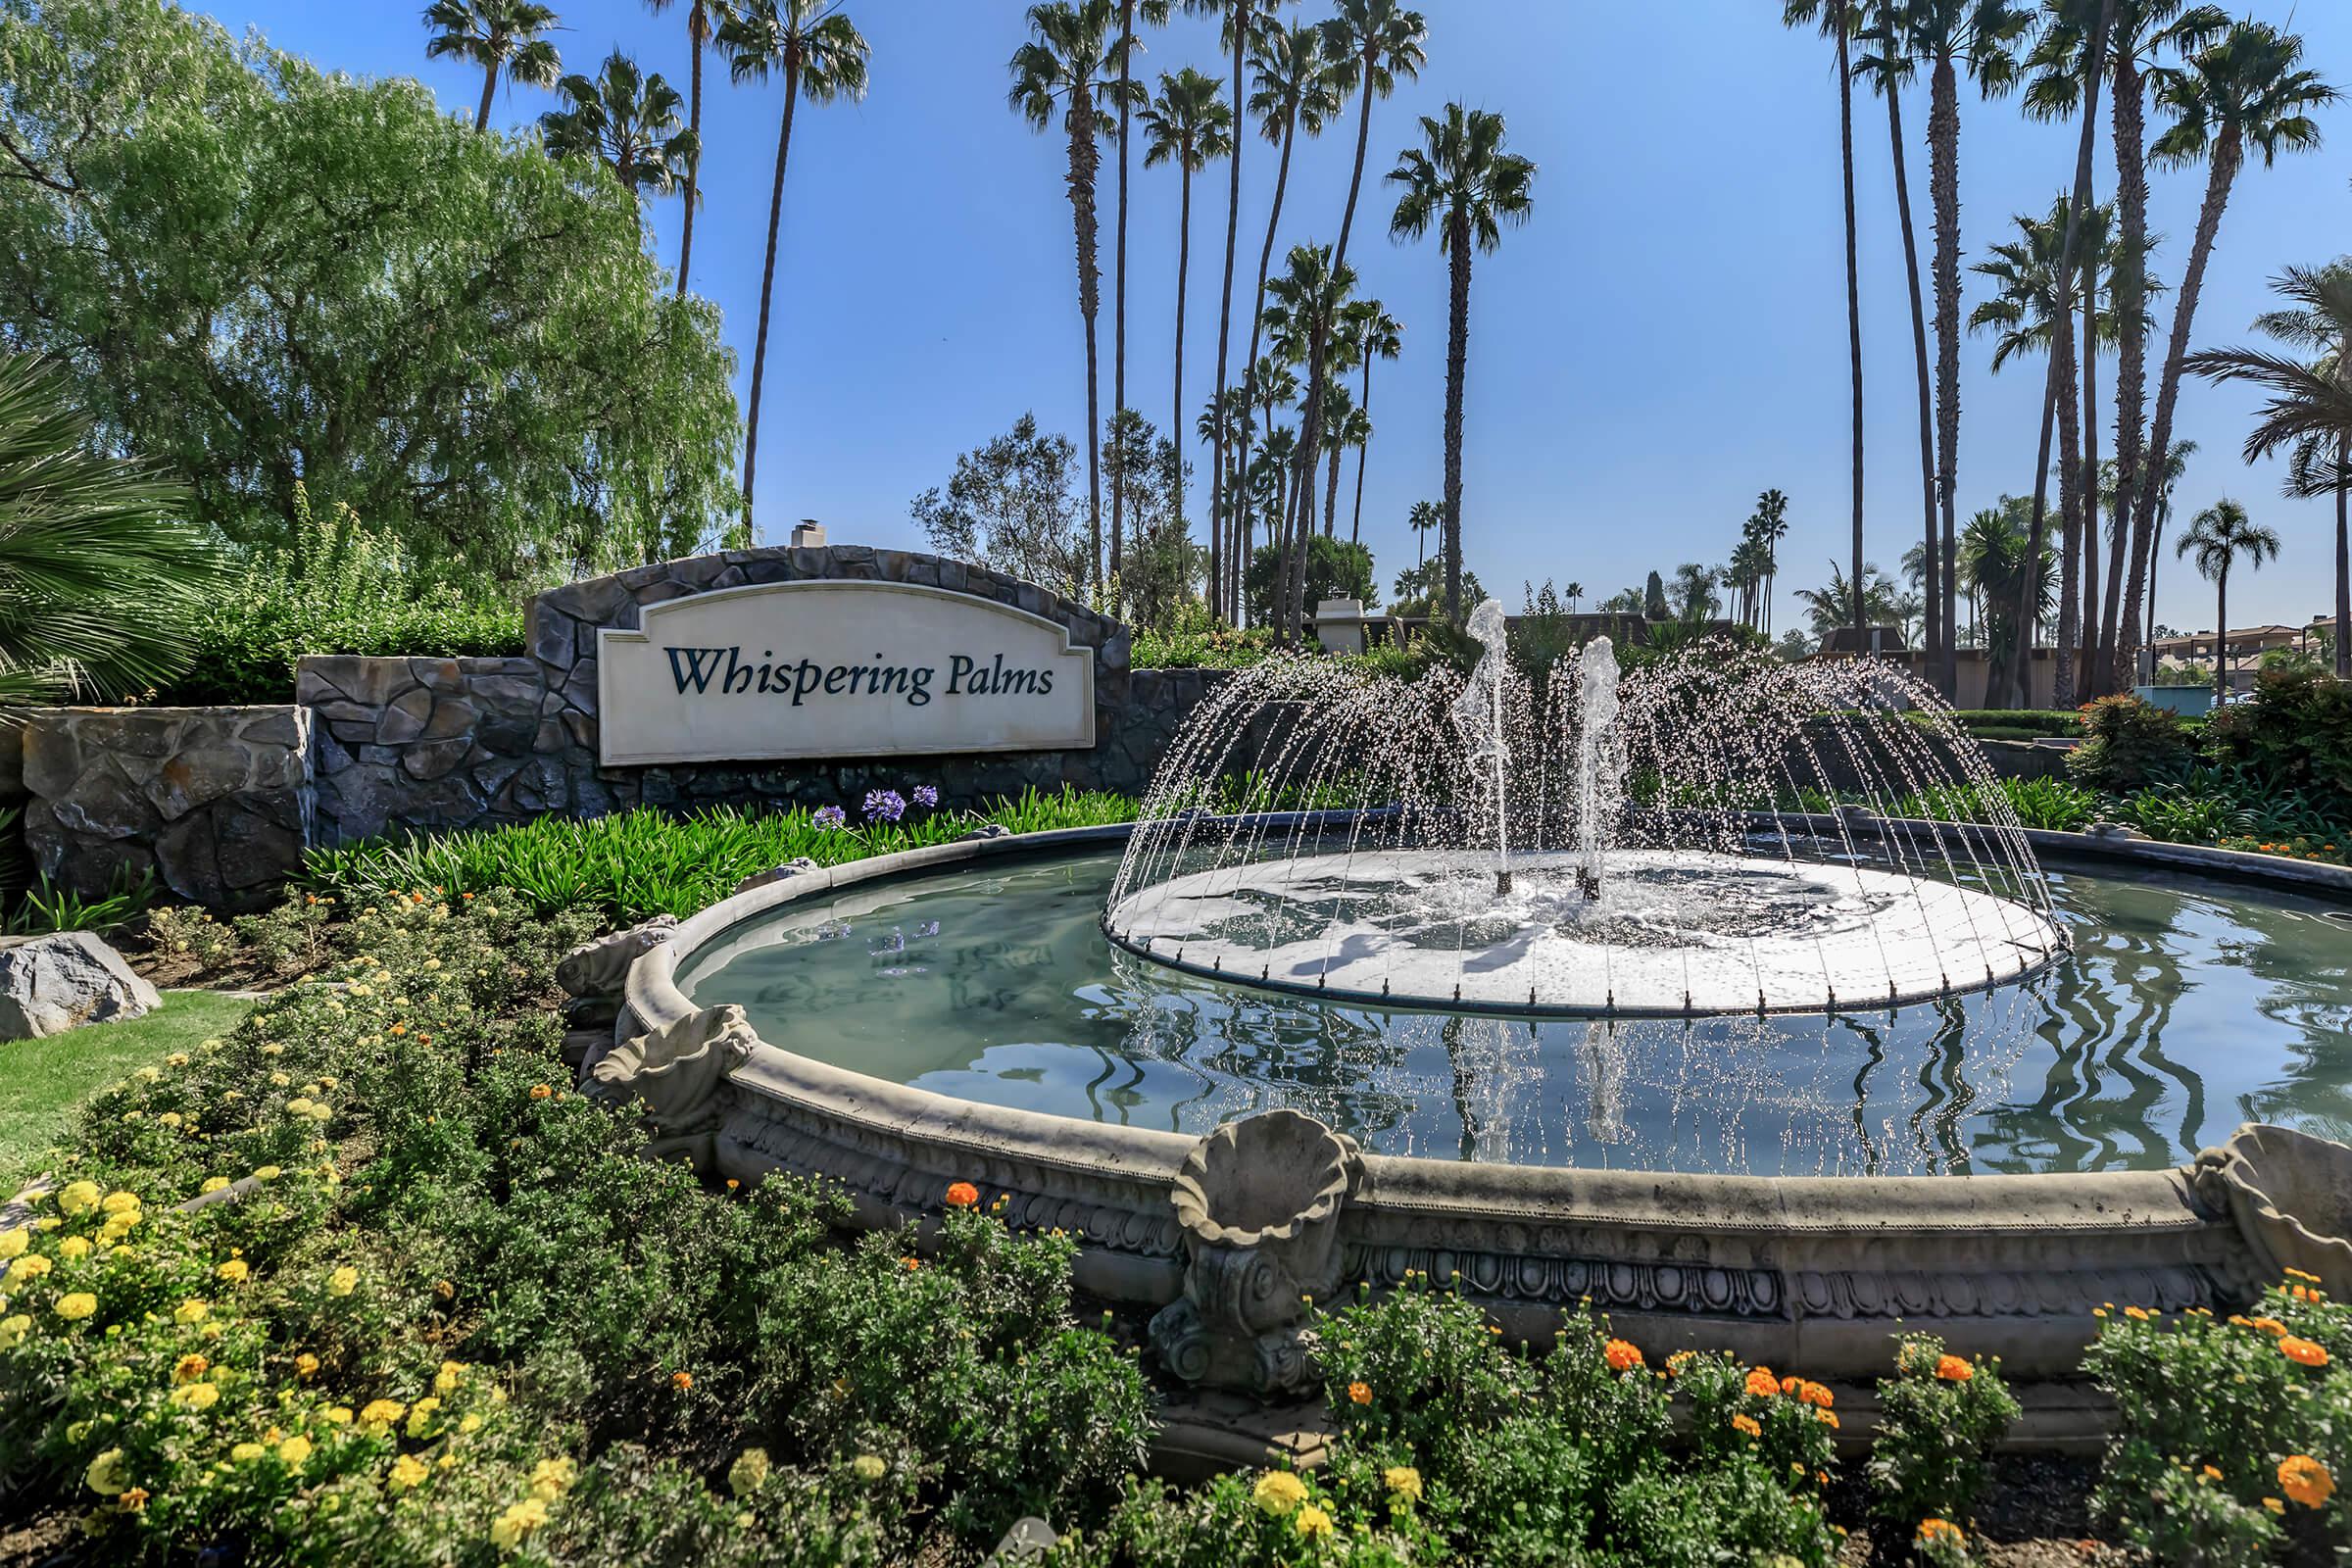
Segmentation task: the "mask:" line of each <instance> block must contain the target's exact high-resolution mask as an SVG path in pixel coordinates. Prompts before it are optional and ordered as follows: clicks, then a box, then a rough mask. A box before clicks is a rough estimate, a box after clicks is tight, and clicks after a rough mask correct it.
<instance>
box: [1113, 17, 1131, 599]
mask: <svg viewBox="0 0 2352 1568" xmlns="http://www.w3.org/2000/svg"><path fill="white" fill-rule="evenodd" d="M1134 59H1135V0H1119V219H1118V227H1119V233H1118V238H1117V240H1116V242H1115V243H1114V245H1113V252H1114V254H1113V256H1112V266H1113V267H1114V268H1116V270H1117V271H1118V276H1117V277H1116V278H1115V279H1113V280H1112V283H1111V307H1110V321H1111V326H1110V429H1111V435H1110V440H1111V457H1112V459H1113V460H1114V461H1115V463H1116V466H1117V468H1118V471H1119V474H1120V476H1121V477H1120V482H1119V483H1117V484H1114V485H1112V486H1111V487H1110V574H1111V576H1112V577H1113V578H1116V577H1117V576H1118V575H1119V567H1120V565H1121V564H1122V556H1123V551H1122V549H1121V545H1122V543H1123V538H1122V536H1123V535H1124V533H1125V531H1126V530H1125V529H1124V528H1123V527H1122V526H1121V519H1122V517H1123V515H1124V513H1125V505H1124V502H1125V496H1126V490H1127V484H1126V479H1125V475H1126V472H1127V465H1126V462H1125V461H1124V460H1125V456H1126V447H1125V445H1124V444H1123V443H1124V441H1125V437H1124V435H1123V434H1122V432H1121V429H1120V423H1119V416H1120V415H1122V414H1124V413H1126V412H1127V113H1128V104H1127V93H1128V88H1129V84H1130V82H1131V80H1132V77H1131V75H1130V71H1131V68H1132V66H1133V64H1134ZM1116 608H1117V607H1116V606H1113V607H1112V609H1113V610H1114V611H1115V610H1116Z"/></svg>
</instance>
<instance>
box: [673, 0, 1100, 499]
mask: <svg viewBox="0 0 2352 1568" xmlns="http://www.w3.org/2000/svg"><path fill="white" fill-rule="evenodd" d="M718 46H719V48H720V49H722V50H724V51H725V52H726V54H727V58H728V62H729V65H728V74H729V75H730V76H731V77H732V78H733V79H734V80H735V81H737V82H739V83H740V82H746V81H765V80H766V79H767V78H768V77H769V76H770V75H771V74H772V75H780V76H782V77H783V78H784V116H783V118H782V119H781V120H780V121H778V122H777V123H776V180H775V186H774V188H773V189H772V190H770V191H769V192H768V197H767V258H766V260H765V261H764V262H763V263H762V264H761V266H760V328H759V330H758V331H757V332H756V333H755V334H754V335H753V337H752V397H751V405H752V406H751V408H750V409H749V410H747V411H746V413H745V418H744V432H743V542H744V543H745V544H747V545H748V544H750V543H752V542H753V541H754V540H755V539H757V538H758V537H759V535H758V534H757V533H756V532H755V530H754V526H753V522H752V502H753V479H754V474H755V470H756V469H757V468H758V466H759V459H760V392H761V390H762V389H763V388H764V387H765V385H766V380H767V323H768V318H769V316H770V315H771V314H772V312H773V309H774V306H775V297H776V233H777V231H778V230H779V229H780V228H781V227H782V226H783V223H784V165H785V164H786V162H787V161H788V160H789V159H790V158H791V157H792V117H793V111H794V109H796V108H797V107H798V106H799V104H800V101H801V97H802V95H803V94H804V93H805V94H807V95H808V98H809V102H810V103H812V104H826V103H832V102H833V101H834V100H836V99H840V98H847V99H850V100H851V101H853V102H855V101H856V100H858V99H859V98H862V97H864V96H865V67H866V56H867V55H868V53H869V52H870V51H869V50H868V49H867V48H866V43H865V37H864V35H863V34H862V33H860V32H859V31H858V25H857V24H856V23H853V22H852V21H851V20H850V19H849V17H848V16H847V15H846V14H845V13H844V12H843V11H842V8H841V3H840V0H740V3H739V4H738V6H737V9H736V10H735V11H734V12H733V14H732V15H730V16H728V17H727V18H726V20H725V21H723V22H721V23H720V24H719V28H718ZM1090 412H1091V411H1090Z"/></svg>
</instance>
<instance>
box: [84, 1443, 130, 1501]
mask: <svg viewBox="0 0 2352 1568" xmlns="http://www.w3.org/2000/svg"><path fill="white" fill-rule="evenodd" d="M81 1479H82V1483H83V1485H85V1486H87V1487H88V1488H89V1489H90V1490H91V1491H92V1492H95V1493H97V1494H98V1495H100V1496H112V1495H115V1494H116V1493H119V1492H121V1491H122V1490H123V1450H122V1449H121V1448H109V1449H107V1450H106V1451H105V1452H104V1453H102V1454H100V1455H98V1457H97V1458H95V1459H92V1460H91V1461H90V1464H89V1468H88V1469H86V1470H84V1471H82V1473H81Z"/></svg>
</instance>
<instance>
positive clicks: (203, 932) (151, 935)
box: [147, 905, 238, 974]
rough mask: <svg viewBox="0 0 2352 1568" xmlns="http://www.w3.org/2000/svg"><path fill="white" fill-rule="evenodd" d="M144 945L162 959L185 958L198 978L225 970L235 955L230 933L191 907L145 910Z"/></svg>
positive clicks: (175, 906)
mask: <svg viewBox="0 0 2352 1568" xmlns="http://www.w3.org/2000/svg"><path fill="white" fill-rule="evenodd" d="M147 945H148V946H149V947H150V948H151V949H153V950H154V951H155V952H156V953H158V954H161V955H163V956H166V957H174V958H186V959H187V960H189V961H190V962H191V963H193V964H195V965H196V968H197V972H198V973H200V974H201V973H209V972H211V971H212V970H215V969H221V968H225V967H227V965H228V963H229V961H230V960H231V959H233V958H235V957H236V956H237V952H238V949H237V939H236V935H235V933H234V931H233V930H231V928H230V927H228V926H225V925H223V924H221V922H220V921H219V920H216V919H214V918H213V917H212V915H210V914H209V913H207V912H206V911H205V910H203V909H200V908H198V907H195V906H194V905H166V906H164V907H161V908H157V909H151V910H149V911H148V914H147Z"/></svg>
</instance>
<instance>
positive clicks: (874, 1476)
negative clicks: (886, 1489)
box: [850, 1453, 890, 1481]
mask: <svg viewBox="0 0 2352 1568" xmlns="http://www.w3.org/2000/svg"><path fill="white" fill-rule="evenodd" d="M850 1471H851V1473H852V1474H853V1475H855V1476H857V1478H858V1480H860V1481H879V1480H881V1479H882V1478H883V1476H885V1475H887V1474H888V1473H889V1472H890V1466H888V1465H886V1464H884V1463H883V1462H882V1456H881V1455H880V1454H876V1453H861V1454H859V1455H858V1457H857V1458H855V1459H852V1460H851V1461H850Z"/></svg>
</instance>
